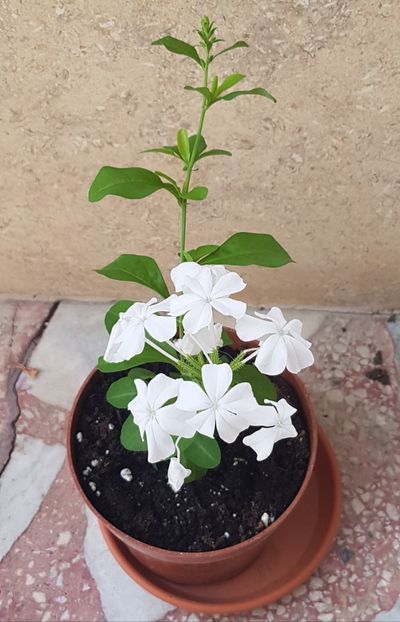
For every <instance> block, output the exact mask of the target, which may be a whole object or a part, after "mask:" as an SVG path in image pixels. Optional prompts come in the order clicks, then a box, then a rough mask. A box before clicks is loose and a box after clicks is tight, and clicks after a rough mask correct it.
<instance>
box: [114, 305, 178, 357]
mask: <svg viewBox="0 0 400 622" xmlns="http://www.w3.org/2000/svg"><path fill="white" fill-rule="evenodd" d="M168 309H169V303H168V302H167V301H165V300H164V301H161V302H158V303H157V298H151V299H150V300H149V301H148V302H135V303H134V304H133V305H132V306H131V307H129V309H128V310H127V311H125V312H124V313H120V314H119V319H118V321H117V322H116V323H115V324H114V326H113V327H112V330H111V333H110V337H109V340H108V345H107V348H106V351H105V353H104V360H105V361H107V362H109V363H119V362H121V361H126V360H129V359H131V358H132V357H133V356H136V355H137V354H140V353H141V352H143V349H144V346H145V342H146V333H148V334H149V335H150V336H151V337H153V339H155V340H156V341H159V342H164V341H168V340H169V339H171V338H172V337H173V336H174V335H175V333H176V319H175V318H174V317H169V316H166V315H157V313H158V312H160V311H168Z"/></svg>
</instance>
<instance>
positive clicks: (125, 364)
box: [97, 343, 175, 374]
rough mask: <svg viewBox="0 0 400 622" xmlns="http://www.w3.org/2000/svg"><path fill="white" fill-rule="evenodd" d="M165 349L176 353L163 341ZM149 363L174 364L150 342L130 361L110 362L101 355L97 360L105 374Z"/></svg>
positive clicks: (99, 368) (98, 366) (162, 345)
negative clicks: (150, 344)
mask: <svg viewBox="0 0 400 622" xmlns="http://www.w3.org/2000/svg"><path fill="white" fill-rule="evenodd" d="M160 347H162V348H163V349H164V350H166V351H167V352H169V353H170V354H173V355H174V354H175V350H173V349H172V348H171V347H170V346H168V344H166V343H163V344H160ZM148 363H168V364H169V365H173V362H172V361H171V360H170V359H169V358H168V357H167V356H164V355H163V354H161V352H158V351H157V350H155V349H154V348H152V347H151V346H149V345H148V344H146V345H145V347H144V350H143V352H142V353H141V354H138V355H137V356H134V357H132V358H131V359H129V361H121V363H108V362H107V361H105V360H104V358H103V357H102V356H101V357H100V358H99V360H98V362H97V369H98V370H99V371H101V372H102V373H103V374H110V373H114V372H116V371H125V370H126V369H132V367H140V366H141V365H147V364H148Z"/></svg>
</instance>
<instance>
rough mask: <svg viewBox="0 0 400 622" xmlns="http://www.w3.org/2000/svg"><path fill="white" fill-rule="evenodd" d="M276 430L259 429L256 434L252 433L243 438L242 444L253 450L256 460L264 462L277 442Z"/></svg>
mask: <svg viewBox="0 0 400 622" xmlns="http://www.w3.org/2000/svg"><path fill="white" fill-rule="evenodd" d="M277 429H278V428H276V427H273V428H261V430H257V432H253V434H250V436H245V437H244V439H243V444H244V445H247V446H248V447H251V448H252V449H254V451H255V452H256V454H257V460H265V459H266V458H268V456H269V455H270V454H271V452H272V450H273V448H274V443H275V442H276V440H277Z"/></svg>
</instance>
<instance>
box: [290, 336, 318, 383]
mask: <svg viewBox="0 0 400 622" xmlns="http://www.w3.org/2000/svg"><path fill="white" fill-rule="evenodd" d="M283 340H284V342H285V346H286V350H287V362H286V367H287V369H288V370H289V371H290V372H292V374H298V373H299V371H301V370H302V369H304V368H305V367H308V366H309V365H312V364H313V363H314V356H313V354H312V352H311V350H310V349H309V348H308V347H307V346H305V345H304V344H303V343H302V341H300V340H299V339H297V338H295V337H292V336H291V335H285V336H284V337H283Z"/></svg>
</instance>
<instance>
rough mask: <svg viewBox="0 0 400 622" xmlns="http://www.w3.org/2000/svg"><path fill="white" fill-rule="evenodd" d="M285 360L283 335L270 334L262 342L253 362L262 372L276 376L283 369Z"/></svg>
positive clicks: (285, 351)
mask: <svg viewBox="0 0 400 622" xmlns="http://www.w3.org/2000/svg"><path fill="white" fill-rule="evenodd" d="M286 361H287V350H286V346H285V342H284V340H283V337H281V336H280V335H270V336H269V337H267V339H266V340H265V341H264V342H263V343H262V345H261V347H260V349H259V351H258V354H257V356H256V359H255V361H254V364H255V366H256V367H257V369H259V370H260V372H262V373H263V374H270V375H271V376H277V375H278V374H281V373H282V372H283V370H284V369H285V367H286Z"/></svg>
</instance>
